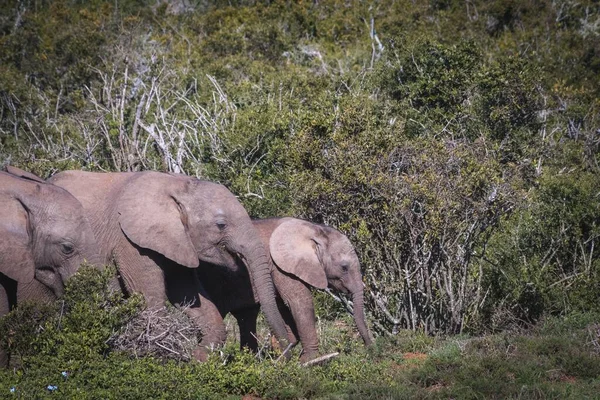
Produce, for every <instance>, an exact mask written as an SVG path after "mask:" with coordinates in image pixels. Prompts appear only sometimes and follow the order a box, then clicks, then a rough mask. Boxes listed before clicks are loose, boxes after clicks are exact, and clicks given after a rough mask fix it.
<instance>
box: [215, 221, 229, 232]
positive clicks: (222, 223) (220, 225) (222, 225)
mask: <svg viewBox="0 0 600 400" xmlns="http://www.w3.org/2000/svg"><path fill="white" fill-rule="evenodd" d="M217 227H218V228H219V230H223V229H225V228H226V227H227V224H226V223H225V221H217Z"/></svg>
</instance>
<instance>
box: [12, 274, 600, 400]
mask: <svg viewBox="0 0 600 400" xmlns="http://www.w3.org/2000/svg"><path fill="white" fill-rule="evenodd" d="M111 273H112V271H111V270H107V271H105V272H99V271H98V270H95V269H92V268H84V269H82V271H80V272H79V273H78V275H76V277H75V278H74V279H73V280H71V281H70V282H69V284H68V286H67V291H66V294H65V297H64V298H63V299H62V300H59V301H57V302H55V304H52V305H48V306H40V305H37V306H34V305H26V306H23V307H20V308H19V309H17V310H16V311H14V312H13V313H11V314H10V315H9V316H8V317H5V318H4V319H3V320H0V337H1V338H2V341H3V345H8V348H9V349H11V350H12V352H13V358H12V360H11V366H12V369H8V370H0V397H1V398H13V397H16V398H24V399H29V398H51V397H55V396H59V397H60V398H77V399H82V398H85V399H87V398H89V399H98V398H102V399H122V398H139V399H142V398H170V399H174V398H177V399H198V398H207V399H211V398H215V399H218V398H223V397H224V396H230V397H231V398H240V397H241V396H244V395H250V396H257V397H259V398H281V399H287V398H289V399H293V398H351V399H354V398H355V399H365V398H366V399H369V398H372V399H381V398H406V399H414V398H434V399H435V398H440V399H447V398H461V399H470V398H573V399H580V398H594V397H596V396H597V393H598V391H599V390H600V379H599V377H600V362H599V357H600V346H599V344H598V341H599V340H600V324H599V323H598V322H597V321H598V318H599V317H600V315H598V313H572V314H571V315H570V316H569V317H551V318H546V319H544V321H543V322H540V323H539V324H538V325H537V326H536V327H535V328H531V329H528V330H522V331H520V332H515V331H513V332H507V333H498V334H489V335H486V336H484V337H469V336H466V335H462V336H451V337H446V338H442V337H439V336H438V337H434V336H431V335H426V334H424V333H423V332H413V331H409V330H405V331H402V332H400V333H399V334H398V335H395V336H393V337H380V338H379V339H378V340H377V342H376V344H375V345H374V346H373V347H372V348H369V349H366V348H365V347H364V346H362V345H361V344H360V343H359V341H358V340H357V337H356V336H353V335H352V334H351V330H352V329H351V324H352V321H351V319H350V318H348V317H346V318H343V319H342V320H341V321H339V320H338V321H337V322H331V321H325V320H323V321H322V322H321V323H320V328H321V331H322V335H321V347H322V349H323V350H324V351H325V352H331V351H338V352H340V353H341V355H340V356H339V357H337V358H335V359H334V360H332V361H330V362H329V363H327V364H325V365H318V366H313V367H311V368H305V367H302V366H300V364H298V363H297V362H281V361H280V362H274V360H275V359H276V356H277V354H276V353H274V352H273V351H271V350H269V351H263V352H261V354H260V355H259V356H258V357H257V356H255V355H253V354H250V353H247V352H241V351H239V350H237V348H238V344H237V343H233V342H229V343H228V344H227V345H226V346H225V347H224V348H223V349H221V350H220V351H218V352H214V353H213V354H212V355H211V357H210V359H209V360H208V361H207V362H205V363H196V362H191V363H185V362H176V361H173V360H167V359H165V358H161V357H152V356H145V357H142V358H137V357H134V356H133V354H132V353H131V352H121V351H115V349H114V348H111V347H112V344H113V343H115V340H114V339H115V337H118V336H119V335H120V334H121V333H120V332H122V330H123V327H124V326H127V325H128V324H130V322H131V321H132V319H133V318H135V315H136V313H137V312H139V310H140V308H141V303H140V301H139V297H132V298H129V299H124V298H123V296H122V295H121V293H120V292H119V293H115V292H113V291H111V290H110V288H109V281H110V277H111V276H112V275H111ZM321 317H325V315H321ZM297 356H298V354H296V355H295V357H297ZM11 393H12V394H11Z"/></svg>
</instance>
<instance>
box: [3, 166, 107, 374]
mask: <svg viewBox="0 0 600 400" xmlns="http://www.w3.org/2000/svg"><path fill="white" fill-rule="evenodd" d="M10 170H11V171H13V172H15V173H17V174H19V172H23V174H22V175H23V176H26V177H25V178H23V177H21V176H16V175H14V174H10V173H7V172H0V204H1V205H2V206H1V207H0V316H2V315H5V314H7V313H8V312H9V311H10V310H11V309H12V308H13V307H15V306H16V305H17V304H19V303H21V302H23V301H25V300H31V301H39V302H43V301H50V300H52V299H54V298H56V297H57V296H60V295H62V293H63V291H64V285H65V282H66V281H67V280H68V279H69V278H70V277H71V276H72V275H73V274H75V272H76V271H77V269H78V268H79V266H80V265H81V263H83V262H84V261H87V262H88V263H90V264H95V265H100V264H99V262H100V258H99V252H98V248H97V245H96V241H95V238H94V235H93V233H92V229H91V227H90V224H89V222H88V221H87V219H86V218H85V216H84V212H83V207H82V206H81V204H80V203H79V202H78V201H77V200H76V199H75V198H74V197H73V196H72V195H71V194H69V193H68V192H67V191H66V190H64V189H62V188H60V187H57V186H54V185H51V184H49V183H46V182H44V181H43V180H41V179H40V178H38V177H36V176H35V175H33V174H30V173H28V172H25V171H21V170H19V169H18V168H14V167H10ZM19 175H21V174H19ZM6 363H7V357H6V354H4V353H3V352H2V351H0V365H2V366H3V365H6Z"/></svg>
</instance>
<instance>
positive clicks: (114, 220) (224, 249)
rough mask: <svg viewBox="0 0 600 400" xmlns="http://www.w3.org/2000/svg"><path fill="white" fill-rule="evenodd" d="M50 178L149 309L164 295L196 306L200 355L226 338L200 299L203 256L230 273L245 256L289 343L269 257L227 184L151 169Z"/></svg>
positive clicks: (266, 307)
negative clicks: (76, 204)
mask: <svg viewBox="0 0 600 400" xmlns="http://www.w3.org/2000/svg"><path fill="white" fill-rule="evenodd" d="M50 182H52V183H54V184H56V185H58V186H61V187H63V188H65V189H67V190H68V191H69V192H71V193H72V194H73V195H74V196H75V197H76V198H77V199H78V200H79V201H80V202H81V203H82V205H83V207H84V209H85V211H86V214H87V216H88V218H89V220H90V222H91V224H92V229H93V231H94V234H95V235H96V238H97V240H98V242H99V244H100V247H101V249H100V250H101V255H102V257H103V259H104V260H105V261H107V262H108V261H111V260H115V261H116V263H117V268H118V269H119V274H120V277H121V279H122V281H123V284H124V286H125V288H126V290H127V291H128V292H138V293H141V294H142V295H143V296H144V298H145V300H146V304H147V306H148V307H162V306H164V305H165V302H166V300H169V301H170V302H171V303H173V304H183V303H189V304H191V307H189V308H187V309H186V310H187V311H186V312H187V313H188V315H189V316H190V317H191V319H192V320H193V321H194V323H195V324H197V326H199V327H200V329H201V330H202V332H203V338H202V343H201V346H200V347H199V348H197V349H196V351H195V357H196V359H198V360H204V359H205V358H206V356H207V352H206V347H210V346H211V345H214V344H217V345H218V344H222V343H224V341H225V339H226V331H225V324H224V323H223V319H222V317H221V315H220V313H219V312H218V310H217V309H216V308H215V307H214V305H213V304H212V303H211V302H210V301H201V299H202V298H205V297H206V296H207V294H206V292H205V290H204V287H203V285H202V284H201V283H200V281H199V279H198V277H197V275H196V273H195V270H196V268H197V267H198V265H199V263H200V261H202V262H206V263H211V264H215V265H217V266H219V269H224V270H232V271H233V270H236V269H238V268H240V266H239V264H238V260H240V259H241V260H243V262H244V263H245V265H246V266H247V269H248V271H249V273H250V276H251V279H252V282H253V284H254V285H255V287H256V289H257V297H258V298H260V300H261V304H263V311H264V313H265V316H266V318H267V321H268V323H269V325H270V327H271V329H272V331H273V332H274V333H275V335H276V336H277V337H278V338H280V340H281V344H282V345H283V346H285V345H286V344H287V343H286V341H287V335H286V330H285V324H284V321H283V319H282V317H281V314H280V313H279V310H278V308H277V304H276V301H275V289H274V286H273V280H272V277H271V275H270V273H269V272H270V269H271V262H270V258H269V257H268V255H267V251H266V249H265V248H264V246H263V243H262V241H261V240H260V238H259V236H258V233H257V232H256V229H255V228H254V226H253V225H252V221H251V220H250V217H249V216H248V214H247V212H246V210H245V209H244V207H243V206H242V205H241V204H240V202H239V201H238V200H237V199H236V198H235V196H234V195H233V194H232V193H231V192H230V191H229V190H227V189H226V188H225V187H224V186H222V185H219V184H216V183H212V182H206V181H200V180H198V179H195V178H191V177H188V176H185V175H178V174H165V173H160V172H153V171H146V172H123V173H92V172H83V171H65V172H61V173H59V174H57V175H55V176H53V177H52V178H51V179H50ZM242 268H243V267H242ZM219 269H217V270H219ZM216 284H217V285H219V286H220V284H219V283H218V282H217V283H216Z"/></svg>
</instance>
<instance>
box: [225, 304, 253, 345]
mask: <svg viewBox="0 0 600 400" xmlns="http://www.w3.org/2000/svg"><path fill="white" fill-rule="evenodd" d="M259 312H260V306H258V305H256V306H254V307H248V308H244V309H242V310H237V311H232V312H231V314H232V315H233V316H234V317H235V319H236V320H237V323H238V326H239V328H240V348H244V347H246V348H248V349H250V350H251V351H252V352H253V353H256V352H257V351H258V340H257V339H256V320H257V319H258V313H259Z"/></svg>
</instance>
